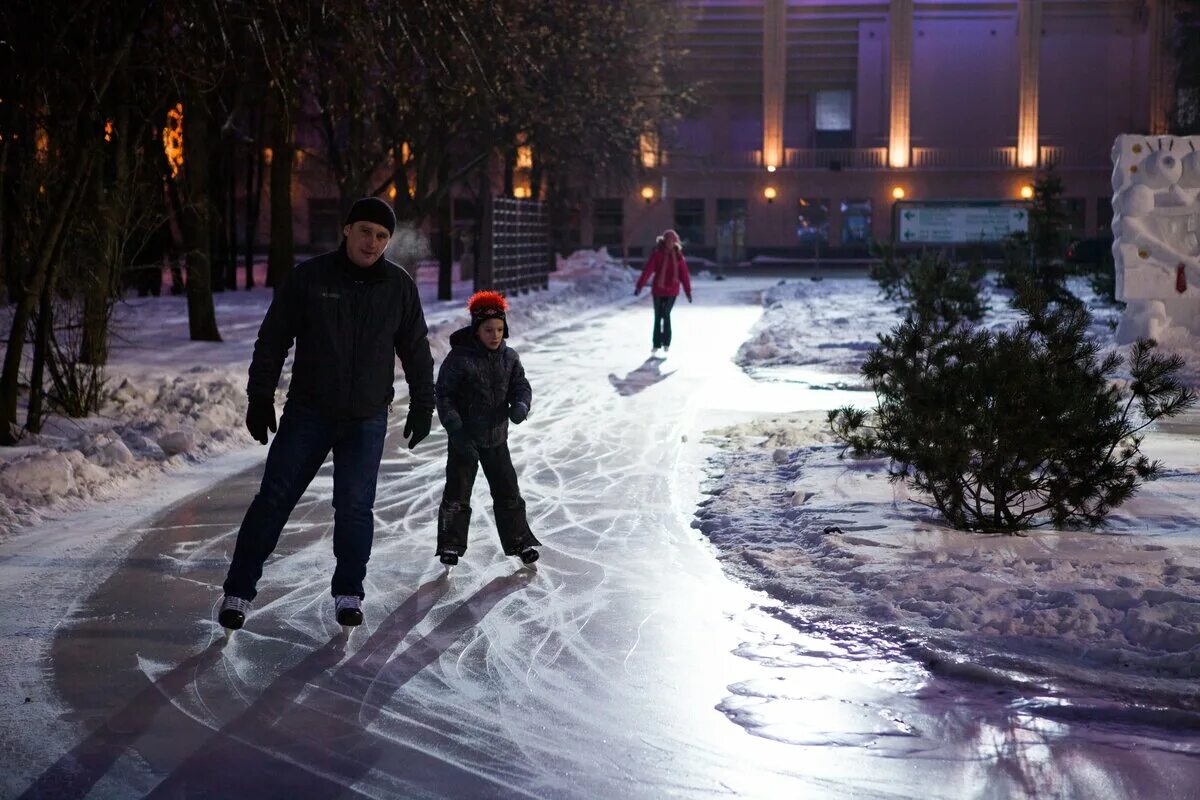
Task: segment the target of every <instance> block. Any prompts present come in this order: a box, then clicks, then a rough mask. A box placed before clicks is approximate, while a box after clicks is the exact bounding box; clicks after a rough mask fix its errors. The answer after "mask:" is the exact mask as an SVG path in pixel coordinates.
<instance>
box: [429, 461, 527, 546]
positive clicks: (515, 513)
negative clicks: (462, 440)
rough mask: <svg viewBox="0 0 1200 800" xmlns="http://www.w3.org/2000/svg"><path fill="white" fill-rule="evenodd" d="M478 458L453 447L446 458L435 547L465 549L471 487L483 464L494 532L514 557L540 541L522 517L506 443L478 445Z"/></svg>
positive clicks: (469, 521) (523, 504)
mask: <svg viewBox="0 0 1200 800" xmlns="http://www.w3.org/2000/svg"><path fill="white" fill-rule="evenodd" d="M478 450H479V459H478V460H476V459H474V458H470V457H468V456H464V455H462V454H460V453H458V452H457V451H455V449H454V448H453V447H451V448H449V452H448V455H447V458H446V489H445V491H444V492H443V493H442V504H441V506H440V507H439V508H438V537H437V549H438V552H439V553H440V552H442V550H444V549H452V550H455V551H457V552H458V553H459V554H462V553H464V552H466V550H467V531H468V530H469V528H470V526H471V489H472V488H473V487H474V486H475V475H476V474H477V473H478V470H479V466H480V465H481V464H482V465H483V474H484V476H485V477H486V478H487V481H488V486H489V487H490V488H491V490H492V509H493V512H494V514H495V516H496V532H497V533H499V534H500V546H501V547H503V548H504V554H505V555H509V556H515V555H517V554H518V553H520V552H521V550H523V549H525V548H526V547H531V546H534V545H540V544H541V542H539V541H538V540H537V537H535V536H534V535H533V532H532V531H530V530H529V522H528V520H526V518H525V501H524V500H523V499H522V498H521V490H520V488H519V487H518V486H517V473H516V470H514V469H513V464H512V456H511V455H510V454H509V452H508V444H507V443H506V442H502V443H501V444H499V445H497V446H495V447H479V448H478Z"/></svg>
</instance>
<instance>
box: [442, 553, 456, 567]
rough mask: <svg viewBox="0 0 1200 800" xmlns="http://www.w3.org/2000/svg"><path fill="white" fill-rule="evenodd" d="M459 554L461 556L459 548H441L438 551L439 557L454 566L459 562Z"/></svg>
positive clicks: (448, 564)
mask: <svg viewBox="0 0 1200 800" xmlns="http://www.w3.org/2000/svg"><path fill="white" fill-rule="evenodd" d="M458 556H459V553H458V551H457V550H449V549H447V550H441V551H439V552H438V558H439V559H440V560H441V562H442V563H443V564H445V565H446V566H447V567H453V566H454V565H455V564H457V563H458Z"/></svg>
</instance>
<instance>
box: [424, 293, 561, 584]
mask: <svg viewBox="0 0 1200 800" xmlns="http://www.w3.org/2000/svg"><path fill="white" fill-rule="evenodd" d="M467 309H468V310H469V311H470V312H471V325H470V327H466V328H461V329H459V330H457V331H455V332H454V333H453V334H452V335H451V336H450V345H451V347H452V349H451V350H450V354H449V355H448V356H446V360H445V361H443V362H442V368H441V369H440V370H439V371H438V378H437V412H438V418H439V419H440V420H441V421H442V427H444V428H445V429H446V432H447V433H448V434H449V435H450V444H449V448H448V452H447V454H446V489H445V491H444V492H443V493H442V504H441V506H440V508H439V509H438V537H437V555H438V556H440V558H441V561H442V563H443V564H457V563H458V557H459V556H461V555H462V554H463V553H465V552H466V550H467V531H468V528H469V527H470V524H471V489H472V487H473V486H474V485H475V475H476V473H477V471H478V468H479V466H480V465H481V464H482V465H483V474H484V475H485V476H486V477H487V481H488V486H489V487H490V488H491V490H492V504H493V509H494V511H495V516H496V529H497V533H499V534H500V544H501V546H502V547H503V548H504V554H505V555H510V556H520V558H521V560H522V561H523V562H525V563H526V564H532V563H533V562H534V561H537V559H538V551H537V550H535V549H534V547H535V545H540V544H541V542H539V541H538V540H537V538H536V537H535V536H534V535H533V533H532V532H531V531H530V530H529V522H528V521H527V520H526V518H525V501H524V500H523V499H522V498H521V491H520V489H519V487H518V486H517V473H516V471H515V470H513V465H512V456H510V455H509V452H508V423H509V422H510V421H511V422H512V423H513V424H514V425H520V424H521V423H522V422H524V421H525V417H526V415H528V414H529V403H530V400H531V397H532V391H531V390H530V388H529V381H527V380H526V379H525V370H524V368H523V367H522V366H521V359H520V358H519V357H518V356H517V351H516V350H513V349H512V348H511V347H508V346H507V345H506V344H505V342H504V340H505V339H507V338H508V321H507V319H506V318H505V312H506V311H507V310H508V303H507V302H506V301H505V299H504V297H503V296H501V295H499V294H497V293H496V292H476V293H475V295H474V296H473V297H471V300H470V302H468V303H467Z"/></svg>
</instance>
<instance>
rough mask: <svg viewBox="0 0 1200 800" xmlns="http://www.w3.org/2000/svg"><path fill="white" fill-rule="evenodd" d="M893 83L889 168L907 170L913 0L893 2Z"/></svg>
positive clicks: (891, 25)
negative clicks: (905, 168)
mask: <svg viewBox="0 0 1200 800" xmlns="http://www.w3.org/2000/svg"><path fill="white" fill-rule="evenodd" d="M888 27H889V28H890V29H891V38H890V48H889V59H888V62H889V71H888V74H889V80H890V82H891V105H890V109H891V111H890V117H889V129H888V130H889V132H888V165H889V166H892V167H896V168H903V167H907V166H908V165H909V158H910V157H911V153H912V149H911V129H912V48H913V0H891V11H890V14H889V19H888Z"/></svg>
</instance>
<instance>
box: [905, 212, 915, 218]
mask: <svg viewBox="0 0 1200 800" xmlns="http://www.w3.org/2000/svg"><path fill="white" fill-rule="evenodd" d="M915 216H916V214H914V213H913V212H911V211H905V212H904V218H905V219H912V218H913V217H915Z"/></svg>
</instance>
